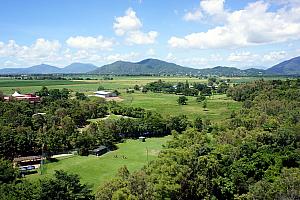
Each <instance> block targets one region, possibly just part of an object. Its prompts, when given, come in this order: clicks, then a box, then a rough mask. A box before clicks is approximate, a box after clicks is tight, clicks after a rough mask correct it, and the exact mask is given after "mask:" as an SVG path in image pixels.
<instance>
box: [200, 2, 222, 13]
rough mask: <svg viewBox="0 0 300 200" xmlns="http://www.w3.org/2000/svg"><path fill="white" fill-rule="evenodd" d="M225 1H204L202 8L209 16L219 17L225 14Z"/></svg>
mask: <svg viewBox="0 0 300 200" xmlns="http://www.w3.org/2000/svg"><path fill="white" fill-rule="evenodd" d="M224 2H225V0H202V1H201V2H200V7H201V8H202V10H203V11H204V12H206V13H207V14H209V15H218V14H222V13H223V12H224Z"/></svg>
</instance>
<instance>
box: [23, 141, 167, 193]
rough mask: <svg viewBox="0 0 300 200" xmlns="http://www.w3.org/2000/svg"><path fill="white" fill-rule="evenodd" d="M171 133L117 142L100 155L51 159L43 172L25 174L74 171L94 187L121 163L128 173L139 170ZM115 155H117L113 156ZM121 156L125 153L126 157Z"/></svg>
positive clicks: (45, 175)
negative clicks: (114, 148)
mask: <svg viewBox="0 0 300 200" xmlns="http://www.w3.org/2000/svg"><path fill="white" fill-rule="evenodd" d="M170 139H171V136H166V137H162V138H147V139H146V142H141V141H139V140H132V139H129V140H126V142H124V143H120V144H118V147H119V148H118V149H117V150H115V151H111V152H108V153H106V154H104V155H102V156H99V157H96V156H93V155H91V156H72V157H60V158H57V159H58V162H52V163H48V164H46V165H44V170H43V171H44V174H43V175H39V174H32V175H28V176H27V178H28V179H33V180H38V179H39V178H44V177H49V176H51V175H53V174H54V172H55V170H65V171H67V172H71V173H76V174H78V175H79V176H80V178H81V181H82V183H87V184H92V185H93V190H94V191H96V189H97V187H98V186H99V185H101V184H103V183H104V182H105V181H108V180H109V179H111V178H113V177H114V176H115V175H116V173H117V171H118V169H119V168H120V167H122V166H124V165H126V166H127V168H128V169H129V171H130V172H133V171H135V170H138V169H140V168H142V167H143V166H144V165H146V164H147V149H148V161H151V160H153V159H155V158H156V157H157V155H158V153H159V151H160V150H161V149H162V145H163V144H165V143H166V142H167V141H168V140H170ZM115 155H117V156H118V157H117V158H115ZM122 156H126V159H125V158H123V157H122Z"/></svg>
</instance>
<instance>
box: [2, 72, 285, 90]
mask: <svg viewBox="0 0 300 200" xmlns="http://www.w3.org/2000/svg"><path fill="white" fill-rule="evenodd" d="M81 78H93V79H101V78H103V76H87V75H86V76H81ZM221 78H222V79H227V78H226V77H221ZM261 78H264V79H266V80H269V79H285V78H284V77H230V78H229V79H230V80H231V83H241V82H249V81H253V80H258V79H261ZM158 79H161V80H163V81H167V82H173V83H177V82H185V81H186V80H188V81H189V83H193V82H202V83H207V79H199V78H194V77H158V76H131V77H130V76H119V77H118V76H117V77H113V80H74V81H73V80H15V79H8V78H6V77H1V78H0V91H2V92H4V94H11V93H13V92H14V91H15V90H16V89H17V90H20V91H21V92H23V93H28V92H35V91H38V90H40V89H41V87H42V86H47V87H48V88H50V89H54V88H57V89H62V88H68V89H70V90H72V91H74V92H76V91H78V92H87V93H88V92H90V91H95V90H97V88H98V86H99V85H102V86H104V88H105V89H107V90H114V89H117V90H122V89H126V88H133V87H134V85H136V84H138V85H145V84H147V83H149V82H153V81H157V80H158Z"/></svg>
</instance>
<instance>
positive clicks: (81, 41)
mask: <svg viewBox="0 0 300 200" xmlns="http://www.w3.org/2000/svg"><path fill="white" fill-rule="evenodd" d="M66 43H67V44H68V46H70V47H73V48H78V49H98V50H111V49H112V47H113V45H114V44H115V43H114V41H113V40H112V39H105V38H104V37H103V36H101V35H100V36H98V37H90V36H89V37H84V36H75V37H69V38H68V39H67V40H66Z"/></svg>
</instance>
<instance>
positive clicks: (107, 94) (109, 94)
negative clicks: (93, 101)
mask: <svg viewBox="0 0 300 200" xmlns="http://www.w3.org/2000/svg"><path fill="white" fill-rule="evenodd" d="M94 94H95V95H94V96H95V97H102V98H109V97H116V96H117V95H116V94H115V93H113V92H107V91H97V92H94Z"/></svg>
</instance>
